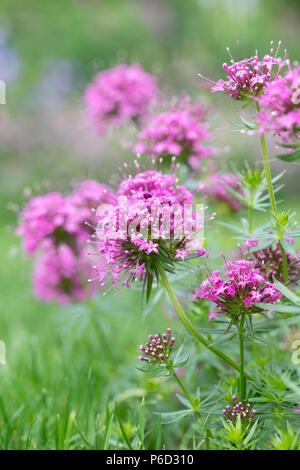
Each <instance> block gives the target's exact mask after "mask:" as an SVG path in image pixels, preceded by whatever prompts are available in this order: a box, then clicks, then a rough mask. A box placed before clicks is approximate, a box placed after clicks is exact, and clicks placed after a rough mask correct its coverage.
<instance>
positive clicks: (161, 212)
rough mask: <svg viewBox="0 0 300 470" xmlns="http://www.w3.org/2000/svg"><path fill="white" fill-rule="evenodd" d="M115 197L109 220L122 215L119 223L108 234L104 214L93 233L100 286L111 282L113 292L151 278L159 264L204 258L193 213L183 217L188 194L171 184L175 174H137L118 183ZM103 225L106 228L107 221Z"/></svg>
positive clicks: (188, 192)
mask: <svg viewBox="0 0 300 470" xmlns="http://www.w3.org/2000/svg"><path fill="white" fill-rule="evenodd" d="M117 196H119V202H118V203H117V204H116V205H115V213H114V216H115V217H116V216H117V219H118V216H119V215H120V214H122V215H123V217H124V218H123V221H122V224H120V223H117V224H115V227H116V232H115V233H112V232H111V230H109V229H106V227H107V225H106V223H107V219H106V217H107V215H104V217H103V224H98V229H97V232H96V235H97V240H96V242H95V245H96V249H97V252H98V253H99V254H100V255H101V258H102V259H103V260H104V263H103V264H101V265H100V266H97V267H96V271H97V276H98V278H99V280H100V282H102V283H103V284H104V283H105V282H106V281H108V280H110V281H111V283H112V285H113V286H115V287H118V286H119V284H121V285H125V286H126V287H130V284H131V283H132V281H134V280H138V281H143V280H145V278H147V277H148V276H151V277H154V276H155V275H156V271H155V270H156V267H155V266H156V263H157V261H158V260H160V261H162V262H163V263H164V264H168V265H169V266H173V263H174V262H175V261H176V260H179V259H181V260H184V259H185V258H187V257H188V256H189V255H190V254H191V253H192V252H197V253H198V254H199V256H200V255H202V254H204V253H205V251H204V250H203V249H202V245H201V243H200V241H198V240H197V236H196V235H197V230H202V229H203V227H200V226H199V227H196V226H195V213H194V212H193V211H191V212H189V211H188V214H184V206H185V204H189V205H192V202H193V194H192V193H191V192H190V191H189V190H187V189H186V188H185V187H183V186H177V185H176V176H175V175H171V174H163V173H161V172H160V171H156V170H147V171H145V172H142V173H138V174H136V175H135V176H133V177H129V178H127V179H125V180H123V181H122V182H121V183H120V185H119V188H118V191H117ZM123 199H124V203H123ZM108 221H109V225H110V227H111V225H112V223H111V216H109V218H108ZM183 221H184V224H185V225H184V227H183V228H184V230H182V224H183ZM177 224H178V225H177ZM186 227H187V228H188V229H187V230H185V228H186Z"/></svg>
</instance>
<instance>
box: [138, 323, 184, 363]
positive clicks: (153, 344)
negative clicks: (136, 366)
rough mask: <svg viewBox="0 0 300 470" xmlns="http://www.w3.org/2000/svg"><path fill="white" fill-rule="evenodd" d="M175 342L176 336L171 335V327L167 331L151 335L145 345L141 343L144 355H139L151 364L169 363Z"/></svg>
mask: <svg viewBox="0 0 300 470" xmlns="http://www.w3.org/2000/svg"><path fill="white" fill-rule="evenodd" d="M174 344H175V338H174V337H173V336H171V329H170V328H168V329H167V333H163V334H156V335H149V340H148V341H146V344H145V346H144V345H143V344H141V345H140V351H141V353H142V355H141V356H139V359H140V361H144V362H147V363H149V364H163V363H168V361H169V360H170V355H171V354H172V351H173V348H174Z"/></svg>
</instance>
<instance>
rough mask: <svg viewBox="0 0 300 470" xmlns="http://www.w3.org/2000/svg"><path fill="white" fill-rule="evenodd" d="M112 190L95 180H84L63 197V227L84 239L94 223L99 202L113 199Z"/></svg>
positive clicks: (102, 202) (107, 202)
mask: <svg viewBox="0 0 300 470" xmlns="http://www.w3.org/2000/svg"><path fill="white" fill-rule="evenodd" d="M114 197H115V196H114V194H113V192H112V190H111V189H110V188H109V187H108V186H106V185H105V184H100V183H98V181H95V180H86V181H83V182H82V183H81V184H79V185H78V186H77V187H76V188H75V190H74V191H73V192H72V193H71V194H70V195H69V196H67V197H66V198H65V213H66V223H65V228H66V230H67V231H68V232H70V233H75V234H76V235H77V238H78V239H81V240H82V241H86V240H87V238H88V237H89V235H90V234H91V232H92V231H93V228H94V226H95V225H96V221H97V216H96V211H97V208H98V206H99V205H101V204H110V203H112V202H113V201H114Z"/></svg>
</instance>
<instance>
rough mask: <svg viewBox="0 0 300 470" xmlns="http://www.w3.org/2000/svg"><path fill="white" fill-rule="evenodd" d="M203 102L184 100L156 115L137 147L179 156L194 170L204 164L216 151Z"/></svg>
mask: <svg viewBox="0 0 300 470" xmlns="http://www.w3.org/2000/svg"><path fill="white" fill-rule="evenodd" d="M203 114H204V110H203V105H202V103H200V104H198V105H197V104H192V103H191V102H189V101H187V100H182V101H181V103H180V104H179V105H178V107H174V108H171V109H170V110H168V111H166V112H163V113H160V114H158V115H156V116H155V117H153V118H152V119H151V120H150V122H149V123H148V124H147V126H146V127H145V128H144V129H143V130H142V131H141V132H140V134H139V142H138V143H137V144H136V145H135V147H134V151H135V152H136V153H137V154H140V153H148V154H151V155H152V154H153V155H155V156H157V157H164V158H166V157H168V156H176V157H178V161H180V162H182V163H184V164H187V165H189V166H190V167H192V168H193V169H194V170H198V169H199V168H200V167H201V160H202V159H204V158H209V157H211V156H212V155H213V154H214V149H213V148H212V147H210V146H207V142H208V141H209V140H210V139H211V135H210V133H209V131H208V125H207V123H203V122H200V121H201V119H203Z"/></svg>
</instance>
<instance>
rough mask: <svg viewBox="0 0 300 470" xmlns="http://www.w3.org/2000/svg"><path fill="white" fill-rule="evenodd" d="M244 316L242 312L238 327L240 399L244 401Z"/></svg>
mask: <svg viewBox="0 0 300 470" xmlns="http://www.w3.org/2000/svg"><path fill="white" fill-rule="evenodd" d="M244 316H245V314H244V313H242V318H241V323H240V325H239V328H238V335H239V345H240V395H241V401H244V400H245V398H246V379H245V371H244V362H245V360H244Z"/></svg>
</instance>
